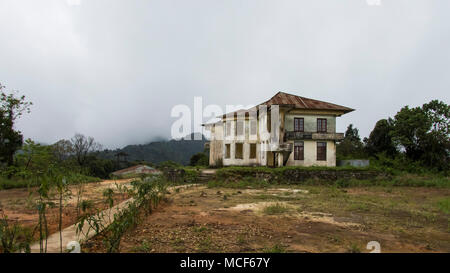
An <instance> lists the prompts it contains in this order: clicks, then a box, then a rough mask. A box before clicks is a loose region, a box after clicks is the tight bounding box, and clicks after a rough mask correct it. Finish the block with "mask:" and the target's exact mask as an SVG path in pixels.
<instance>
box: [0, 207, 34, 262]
mask: <svg viewBox="0 0 450 273" xmlns="http://www.w3.org/2000/svg"><path fill="white" fill-rule="evenodd" d="M0 213H1V218H0V242H1V248H2V251H3V253H13V252H16V251H25V252H26V253H30V252H31V250H30V243H31V240H32V238H33V234H32V233H31V232H30V231H29V230H28V229H25V228H23V227H22V226H21V225H19V224H18V222H17V221H16V222H14V224H12V225H11V224H10V223H9V222H10V221H9V220H8V216H6V215H5V214H4V213H3V210H1V209H0Z"/></svg>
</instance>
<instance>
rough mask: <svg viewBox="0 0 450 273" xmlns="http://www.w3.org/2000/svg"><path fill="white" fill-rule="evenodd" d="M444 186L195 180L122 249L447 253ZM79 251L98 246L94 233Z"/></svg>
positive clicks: (145, 222)
mask: <svg viewBox="0 0 450 273" xmlns="http://www.w3.org/2000/svg"><path fill="white" fill-rule="evenodd" d="M449 196H450V190H449V189H436V188H407V187H398V188H387V187H384V188H383V187H367V188H348V189H337V188H335V187H326V186H304V187H300V186H280V187H278V188H269V189H228V188H207V187H205V186H196V187H193V188H190V189H187V190H184V191H182V192H180V193H175V192H174V193H172V194H170V195H169V198H170V202H168V203H165V204H163V205H162V206H161V207H160V208H159V209H158V210H157V211H155V212H154V213H153V214H151V215H149V216H147V217H145V218H144V219H143V221H142V223H141V224H140V225H139V226H138V227H137V228H135V229H134V230H130V231H128V232H127V233H126V234H125V236H124V238H123V239H122V242H121V249H120V251H121V252H156V253H160V252H370V250H368V249H367V244H368V243H369V242H370V241H377V242H379V243H380V247H381V252H450V226H449V217H448V214H445V212H442V211H441V210H440V209H439V206H438V202H439V200H442V199H445V198H449ZM83 251H84V252H103V251H104V249H103V246H102V243H101V240H100V239H99V238H94V239H92V240H90V241H88V242H87V243H85V245H84V246H83Z"/></svg>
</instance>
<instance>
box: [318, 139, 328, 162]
mask: <svg viewBox="0 0 450 273" xmlns="http://www.w3.org/2000/svg"><path fill="white" fill-rule="evenodd" d="M322 144H323V145H322ZM316 146H317V156H316V160H317V161H327V143H326V142H322V141H318V142H317V144H316ZM321 149H323V151H321Z"/></svg>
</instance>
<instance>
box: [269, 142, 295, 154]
mask: <svg viewBox="0 0 450 273" xmlns="http://www.w3.org/2000/svg"><path fill="white" fill-rule="evenodd" d="M293 150H294V146H293V145H292V143H282V144H278V143H271V144H268V145H267V151H269V152H288V153H290V152H292V151H293Z"/></svg>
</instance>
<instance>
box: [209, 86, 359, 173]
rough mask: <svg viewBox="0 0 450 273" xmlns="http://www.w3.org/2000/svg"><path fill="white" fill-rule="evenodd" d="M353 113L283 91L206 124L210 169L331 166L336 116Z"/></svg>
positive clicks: (337, 135)
mask: <svg viewBox="0 0 450 273" xmlns="http://www.w3.org/2000/svg"><path fill="white" fill-rule="evenodd" d="M351 111H354V109H351V108H348V107H344V106H340V105H336V104H332V103H328V102H323V101H318V100H314V99H308V98H304V97H300V96H296V95H291V94H287V93H283V92H279V93H277V94H276V95H275V96H273V97H272V98H271V99H269V100H268V101H266V102H263V103H261V104H259V105H257V106H255V107H253V108H250V109H243V110H238V111H236V112H232V113H228V114H225V115H223V116H221V117H220V121H218V122H215V123H209V124H205V125H204V126H205V128H206V130H209V131H210V133H211V136H210V142H209V143H208V144H207V148H209V153H210V157H209V164H210V165H211V166H219V165H223V166H270V167H278V166H328V167H333V166H336V142H338V141H340V140H342V139H343V138H344V134H343V133H336V117H340V116H341V115H343V114H346V113H349V112H351Z"/></svg>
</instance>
